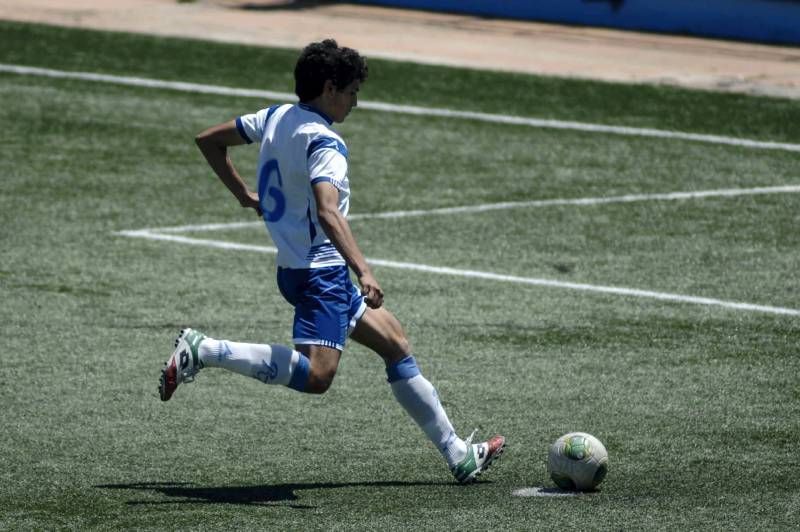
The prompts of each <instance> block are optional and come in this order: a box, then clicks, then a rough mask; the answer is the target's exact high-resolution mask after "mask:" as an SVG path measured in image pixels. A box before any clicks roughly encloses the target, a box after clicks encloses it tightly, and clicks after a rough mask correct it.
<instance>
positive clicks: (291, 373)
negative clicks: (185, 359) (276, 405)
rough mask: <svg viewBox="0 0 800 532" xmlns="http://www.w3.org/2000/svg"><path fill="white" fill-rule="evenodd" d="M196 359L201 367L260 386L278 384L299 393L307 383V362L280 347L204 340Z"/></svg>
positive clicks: (299, 354) (284, 347)
mask: <svg viewBox="0 0 800 532" xmlns="http://www.w3.org/2000/svg"><path fill="white" fill-rule="evenodd" d="M197 355H198V358H199V359H200V362H201V363H202V364H203V367H211V368H224V369H227V370H228V371H233V372H235V373H239V374H240V375H244V376H246V377H253V378H254V379H258V380H260V381H261V382H263V383H264V384H282V385H284V386H289V387H290V388H294V389H297V390H299V391H303V388H305V384H306V381H307V380H308V358H306V357H305V356H304V355H303V354H301V353H299V352H298V351H295V350H293V349H290V348H288V347H286V346H283V345H269V344H245V343H240V342H229V341H227V340H215V339H213V338H205V339H204V340H203V341H202V342H200V346H199V349H198V350H197Z"/></svg>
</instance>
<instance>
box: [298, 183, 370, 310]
mask: <svg viewBox="0 0 800 532" xmlns="http://www.w3.org/2000/svg"><path fill="white" fill-rule="evenodd" d="M313 189H314V199H315V200H316V202H317V217H318V218H319V223H320V225H321V226H322V229H323V230H324V231H325V234H326V235H327V236H328V238H329V239H330V240H331V242H332V243H333V245H334V246H335V247H336V249H337V250H338V251H339V253H341V255H342V257H344V260H345V262H347V265H348V266H349V267H350V269H352V270H353V272H354V273H355V274H356V277H357V278H358V283H359V284H360V285H361V293H362V294H363V295H364V299H365V301H366V303H367V305H368V306H370V307H371V308H378V307H380V306H381V305H382V304H383V290H381V287H380V285H379V284H378V281H377V279H375V276H374V275H373V274H372V270H370V267H369V265H368V264H367V261H366V259H365V258H364V254H363V253H361V249H360V248H359V247H358V244H357V243H356V239H355V236H353V232H352V231H351V230H350V224H349V223H348V221H347V219H346V218H345V217H344V216H342V213H341V212H339V191H338V190H337V189H336V187H335V186H333V185H332V184H331V183H329V182H327V181H321V182H319V183H316V184H315V185H313Z"/></svg>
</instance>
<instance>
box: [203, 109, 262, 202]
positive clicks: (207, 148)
mask: <svg viewBox="0 0 800 532" xmlns="http://www.w3.org/2000/svg"><path fill="white" fill-rule="evenodd" d="M194 141H195V143H196V144H197V147H198V148H200V151H201V152H202V153H203V156H204V157H205V158H206V161H208V164H209V166H211V169H212V170H214V173H215V174H217V177H219V179H220V180H221V181H222V182H223V183H224V184H225V186H226V187H228V190H230V191H231V193H232V194H233V195H234V196H235V197H236V199H237V200H239V205H241V206H242V207H244V208H246V209H247V208H249V209H255V211H256V212H257V213H258V215H259V216H261V205H260V203H259V201H258V193H256V192H253V191H252V190H250V189H249V188H248V187H247V184H246V183H245V182H244V180H243V179H242V178H241V176H240V175H239V172H237V171H236V167H234V166H233V163H232V162H231V159H230V157H229V156H228V147H230V146H238V145H240V144H245V143H246V140H245V139H243V138H242V135H241V134H240V133H239V130H238V129H237V127H236V121H235V120H231V121H229V122H224V123H222V124H218V125H216V126H213V127H210V128H208V129H206V130H205V131H203V132H202V133H200V134H199V135H197V136H196V137H195V139H194Z"/></svg>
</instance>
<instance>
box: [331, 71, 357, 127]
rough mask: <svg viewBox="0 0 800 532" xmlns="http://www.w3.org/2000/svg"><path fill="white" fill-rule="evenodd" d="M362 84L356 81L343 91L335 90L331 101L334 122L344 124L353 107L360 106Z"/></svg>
mask: <svg viewBox="0 0 800 532" xmlns="http://www.w3.org/2000/svg"><path fill="white" fill-rule="evenodd" d="M360 88H361V82H360V81H359V80H354V81H353V82H352V83H351V84H349V85H348V86H346V87H345V88H344V89H342V90H338V89H337V90H334V91H333V95H332V101H331V108H330V110H331V113H330V114H331V118H333V121H334V122H344V119H345V118H347V115H348V114H350V111H351V110H352V109H353V107H356V106H358V90H359V89H360Z"/></svg>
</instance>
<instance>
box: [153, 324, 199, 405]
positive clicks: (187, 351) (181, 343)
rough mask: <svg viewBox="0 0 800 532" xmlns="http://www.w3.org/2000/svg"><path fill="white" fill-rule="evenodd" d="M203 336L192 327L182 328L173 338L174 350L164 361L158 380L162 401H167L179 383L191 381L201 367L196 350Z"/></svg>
mask: <svg viewBox="0 0 800 532" xmlns="http://www.w3.org/2000/svg"><path fill="white" fill-rule="evenodd" d="M205 337H206V335H205V334H203V333H201V332H199V331H195V330H194V329H183V330H182V331H181V333H180V334H179V335H178V337H177V338H176V339H175V350H174V351H173V352H172V355H170V357H169V359H168V360H167V361H166V362H165V363H164V366H165V367H164V369H162V370H161V378H160V379H159V382H158V394H159V395H160V396H161V400H162V401H169V399H170V397H172V394H173V393H175V390H176V389H177V388H178V385H179V384H182V383H189V382H192V381H193V380H194V376H195V375H197V372H198V371H200V368H202V367H203V364H202V363H201V362H200V359H199V357H198V356H197V351H198V349H199V348H200V342H202V341H203V339H204V338H205Z"/></svg>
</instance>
